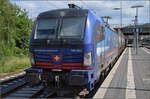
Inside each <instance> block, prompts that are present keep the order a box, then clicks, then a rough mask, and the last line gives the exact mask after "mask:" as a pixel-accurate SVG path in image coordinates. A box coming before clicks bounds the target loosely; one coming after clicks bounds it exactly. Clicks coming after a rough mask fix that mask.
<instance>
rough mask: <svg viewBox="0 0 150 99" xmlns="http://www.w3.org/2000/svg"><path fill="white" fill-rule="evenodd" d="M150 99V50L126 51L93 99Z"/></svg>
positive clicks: (141, 48) (127, 49)
mask: <svg viewBox="0 0 150 99" xmlns="http://www.w3.org/2000/svg"><path fill="white" fill-rule="evenodd" d="M135 98H136V99H150V50H149V49H147V48H144V47H140V48H138V54H137V55H136V50H135V49H134V48H131V47H128V48H126V49H125V50H124V52H123V54H122V55H121V56H120V58H119V60H118V61H117V62H116V64H115V65H114V67H113V68H112V70H111V71H110V73H109V74H108V76H107V78H106V79H105V80H104V82H103V84H102V85H101V87H100V88H99V89H98V90H97V92H96V94H95V95H94V97H93V99H135Z"/></svg>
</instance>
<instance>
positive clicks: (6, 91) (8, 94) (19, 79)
mask: <svg viewBox="0 0 150 99" xmlns="http://www.w3.org/2000/svg"><path fill="white" fill-rule="evenodd" d="M51 95H52V93H48V92H46V93H45V92H44V88H43V87H41V85H37V86H35V87H34V86H30V85H28V84H27V83H26V82H25V73H23V74H22V75H19V76H14V77H10V78H7V79H4V80H1V81H0V98H2V99H12V98H13V99H22V98H23V99H30V98H47V97H50V96H51Z"/></svg>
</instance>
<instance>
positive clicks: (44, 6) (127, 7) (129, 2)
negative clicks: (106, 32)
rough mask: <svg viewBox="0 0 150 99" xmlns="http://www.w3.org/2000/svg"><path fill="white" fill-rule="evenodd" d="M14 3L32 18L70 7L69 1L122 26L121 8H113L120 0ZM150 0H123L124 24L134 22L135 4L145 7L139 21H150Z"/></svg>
mask: <svg viewBox="0 0 150 99" xmlns="http://www.w3.org/2000/svg"><path fill="white" fill-rule="evenodd" d="M10 1H11V2H12V3H15V4H16V5H18V6H19V7H20V8H21V9H26V10H27V11H28V15H29V17H30V18H32V19H36V17H37V15H38V14H39V13H41V12H44V11H48V10H53V9H61V8H68V5H67V4H69V3H74V4H76V5H78V6H80V7H82V8H83V9H84V8H85V9H90V10H91V11H92V12H93V13H95V14H96V15H97V16H100V17H102V16H110V17H112V19H110V20H109V24H110V25H111V26H112V27H119V26H120V23H121V21H120V15H121V14H120V10H113V9H114V8H120V7H121V6H120V4H121V2H120V1H119V0H95V1H94V0H74V1H70V0H10ZM149 2H150V1H148V0H123V1H122V24H123V25H122V26H127V25H132V24H134V22H133V20H134V19H135V15H136V10H135V8H131V6H135V5H143V6H144V7H143V8H139V10H138V15H139V18H138V23H139V24H144V23H148V22H150V3H149Z"/></svg>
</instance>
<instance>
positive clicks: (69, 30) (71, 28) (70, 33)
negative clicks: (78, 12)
mask: <svg viewBox="0 0 150 99" xmlns="http://www.w3.org/2000/svg"><path fill="white" fill-rule="evenodd" d="M85 19H86V18H85V17H63V18H62V19H60V22H59V21H58V20H59V19H57V18H49V19H39V20H38V21H37V25H36V32H35V36H34V38H35V39H52V38H57V37H58V36H59V38H81V37H82V35H83V33H84V26H85ZM58 23H59V24H58ZM60 23H61V24H60Z"/></svg>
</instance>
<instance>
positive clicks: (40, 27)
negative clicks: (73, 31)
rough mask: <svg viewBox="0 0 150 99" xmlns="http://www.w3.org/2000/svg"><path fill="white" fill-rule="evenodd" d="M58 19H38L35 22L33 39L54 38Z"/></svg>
mask: <svg viewBox="0 0 150 99" xmlns="http://www.w3.org/2000/svg"><path fill="white" fill-rule="evenodd" d="M57 23H58V19H40V20H38V23H37V31H36V34H35V39H49V38H56V30H57Z"/></svg>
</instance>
